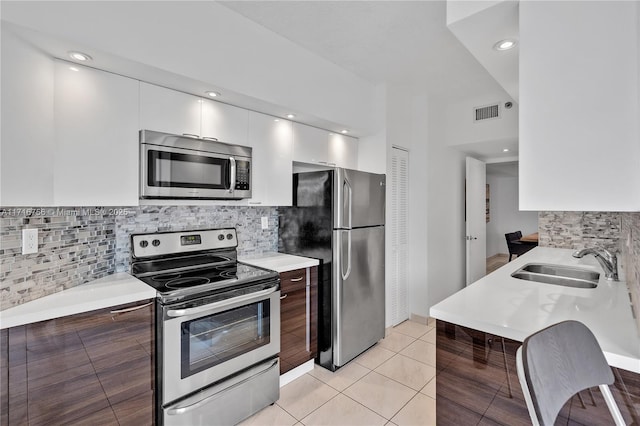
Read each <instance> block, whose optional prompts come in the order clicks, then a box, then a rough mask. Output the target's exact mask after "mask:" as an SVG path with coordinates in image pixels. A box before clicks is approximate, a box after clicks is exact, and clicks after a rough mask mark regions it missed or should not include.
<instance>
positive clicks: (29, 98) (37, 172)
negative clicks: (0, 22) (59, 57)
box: [0, 27, 54, 206]
mask: <svg viewBox="0 0 640 426" xmlns="http://www.w3.org/2000/svg"><path fill="white" fill-rule="evenodd" d="M53 80H54V63H53V61H52V60H51V58H49V57H48V56H47V55H44V54H43V53H42V52H40V51H39V50H37V49H35V48H34V47H33V46H31V45H29V44H28V43H26V42H25V41H23V40H21V39H20V38H18V37H16V36H15V35H14V34H13V33H11V32H9V31H6V30H5V28H4V27H2V83H1V85H2V118H1V121H2V133H1V136H0V160H1V162H0V182H1V183H0V205H13V206H32V205H34V204H36V200H38V203H37V205H41V203H40V202H39V201H41V200H46V199H47V198H49V202H50V203H52V202H53V163H52V158H53V154H54V138H53V84H54V81H53ZM9 142H10V143H9ZM25 158H29V161H24V159H25ZM16 176H20V178H19V179H16V178H15V177H16ZM9 177H11V178H9Z"/></svg>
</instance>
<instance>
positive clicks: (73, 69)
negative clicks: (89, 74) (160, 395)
mask: <svg viewBox="0 0 640 426" xmlns="http://www.w3.org/2000/svg"><path fill="white" fill-rule="evenodd" d="M69 69H70V70H71V71H80V70H79V69H78V68H76V67H69Z"/></svg>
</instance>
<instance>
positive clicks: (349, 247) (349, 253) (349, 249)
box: [340, 231, 351, 281]
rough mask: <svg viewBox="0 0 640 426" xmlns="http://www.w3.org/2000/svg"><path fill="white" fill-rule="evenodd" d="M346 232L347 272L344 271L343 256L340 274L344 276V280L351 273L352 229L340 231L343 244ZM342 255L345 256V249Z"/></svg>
mask: <svg viewBox="0 0 640 426" xmlns="http://www.w3.org/2000/svg"><path fill="white" fill-rule="evenodd" d="M345 232H346V233H347V250H346V251H347V262H346V264H347V272H344V264H345V262H344V261H342V258H341V262H340V275H341V276H342V280H343V281H344V280H346V279H347V278H349V275H351V231H340V245H341V246H342V237H343V236H344V233H345ZM342 256H344V250H343V251H342V253H341V257H342Z"/></svg>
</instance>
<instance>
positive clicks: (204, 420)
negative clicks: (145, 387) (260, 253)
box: [131, 228, 280, 426]
mask: <svg viewBox="0 0 640 426" xmlns="http://www.w3.org/2000/svg"><path fill="white" fill-rule="evenodd" d="M237 245H238V243H237V237H236V231H235V229H233V228H229V229H207V230H198V231H191V232H165V233H153V234H136V235H132V236H131V247H132V252H131V253H132V264H131V272H132V274H133V275H134V276H135V277H137V278H139V279H140V280H142V281H144V282H145V283H147V284H149V285H150V286H152V287H154V288H155V289H156V290H157V295H158V296H157V299H156V300H157V302H156V303H157V309H156V312H157V318H156V343H155V349H156V421H157V423H158V424H160V425H162V424H164V425H189V426H195V425H210V424H214V423H215V424H225V425H226V424H235V423H238V422H239V421H241V420H243V419H244V418H246V417H249V416H250V415H252V414H254V413H255V412H257V411H259V410H260V409H262V408H264V407H266V406H267V405H269V404H272V403H273V402H275V401H276V400H277V399H278V398H279V396H280V388H279V366H278V362H279V361H278V356H277V355H278V352H280V291H279V278H278V274H277V273H276V272H274V271H269V270H266V269H261V268H256V267H253V266H249V265H244V264H241V263H238V262H237V252H236V248H237Z"/></svg>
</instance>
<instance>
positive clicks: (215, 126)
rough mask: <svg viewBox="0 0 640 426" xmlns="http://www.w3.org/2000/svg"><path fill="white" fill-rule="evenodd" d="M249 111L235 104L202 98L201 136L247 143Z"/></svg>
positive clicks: (237, 143)
mask: <svg viewBox="0 0 640 426" xmlns="http://www.w3.org/2000/svg"><path fill="white" fill-rule="evenodd" d="M248 120H249V111H248V110H246V109H243V108H238V107H235V106H233V105H227V104H223V103H221V102H215V101H211V100H209V99H202V126H201V131H200V136H201V137H203V138H213V139H217V140H219V141H220V142H226V143H232V144H236V145H246V144H247V128H248Z"/></svg>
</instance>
